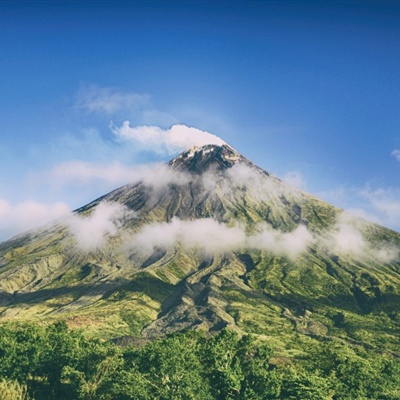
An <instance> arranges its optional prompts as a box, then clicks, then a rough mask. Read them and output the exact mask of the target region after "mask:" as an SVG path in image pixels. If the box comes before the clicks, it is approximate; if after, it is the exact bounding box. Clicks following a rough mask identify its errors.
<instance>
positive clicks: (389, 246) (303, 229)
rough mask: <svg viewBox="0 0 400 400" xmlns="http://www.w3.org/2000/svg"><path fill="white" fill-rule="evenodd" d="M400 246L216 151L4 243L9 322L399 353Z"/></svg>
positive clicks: (1, 270)
mask: <svg viewBox="0 0 400 400" xmlns="http://www.w3.org/2000/svg"><path fill="white" fill-rule="evenodd" d="M399 248H400V235H399V234H397V233H395V232H393V231H390V230H388V229H386V228H383V227H380V226H378V225H375V224H372V223H368V222H366V221H363V220H361V219H357V218H354V217H351V216H349V215H346V214H344V213H343V212H342V211H341V210H339V209H337V208H335V207H333V206H331V205H329V204H327V203H325V202H323V201H321V200H319V199H317V198H315V197H313V196H310V195H308V194H306V193H304V192H302V191H300V190H297V189H294V188H291V187H290V186H288V185H286V184H284V183H283V182H281V181H280V180H279V179H277V178H275V177H273V176H271V175H270V174H269V173H267V172H265V171H263V170H262V169H260V168H258V167H257V166H255V165H254V164H253V163H251V162H250V161H249V160H247V159H246V158H244V157H243V156H241V155H240V154H238V153H237V152H236V151H234V150H233V149H232V148H230V147H229V146H227V145H224V146H214V145H208V146H204V147H201V148H193V149H191V150H189V151H187V152H184V153H182V154H181V155H179V156H178V157H176V158H175V159H173V160H172V161H171V162H170V163H169V164H168V165H166V166H163V167H160V168H158V169H157V170H155V171H149V172H148V173H147V174H145V176H144V178H143V180H142V181H140V182H136V183H132V184H129V185H126V186H124V187H122V188H119V189H116V190H114V191H112V192H111V193H109V194H107V195H105V196H103V197H101V198H99V199H97V200H95V201H93V202H92V203H90V204H88V205H86V206H84V207H82V208H80V209H78V210H77V211H76V212H75V213H74V215H73V216H69V217H67V218H65V219H62V220H59V221H56V222H55V223H54V224H51V225H49V226H47V227H44V228H42V229H40V230H36V231H32V232H29V233H26V234H23V235H20V236H18V237H15V238H13V239H11V240H9V241H7V242H4V243H2V244H0V306H1V308H0V313H1V314H0V322H1V321H3V322H9V321H13V322H15V321H26V320H35V321H43V322H47V321H49V320H53V319H58V318H62V319H66V320H67V321H68V323H69V325H70V326H73V327H75V326H76V327H85V329H87V330H88V332H91V333H92V334H95V335H102V336H104V337H118V336H123V335H134V336H143V337H148V338H152V337H157V336H160V335H164V334H166V333H169V332H174V331H177V330H182V329H188V328H190V329H204V330H206V331H210V332H212V331H216V330H219V329H221V328H223V327H225V326H230V327H232V328H233V329H237V330H239V331H246V332H252V333H255V334H258V335H260V336H261V337H268V338H269V339H270V341H271V343H274V344H275V346H276V347H278V348H280V349H285V348H288V349H289V348H292V347H293V346H294V347H296V346H297V347H299V346H301V342H302V341H307V340H310V339H309V338H312V337H324V336H337V337H341V338H343V339H344V340H348V341H351V342H352V343H360V344H364V345H368V346H370V347H373V348H377V349H380V348H383V346H385V347H386V348H387V349H388V350H390V349H392V350H393V351H396V347H397V346H398V334H399V322H400V313H399V312H398V311H397V304H399V293H400V273H399V272H400V263H399V250H398V249H399ZM299 334H300V336H299ZM294 343H295V344H294Z"/></svg>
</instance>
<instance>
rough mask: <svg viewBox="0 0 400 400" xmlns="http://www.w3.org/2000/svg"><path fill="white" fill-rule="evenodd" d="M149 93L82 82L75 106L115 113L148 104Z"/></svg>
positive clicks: (91, 111)
mask: <svg viewBox="0 0 400 400" xmlns="http://www.w3.org/2000/svg"><path fill="white" fill-rule="evenodd" d="M149 102H150V96H149V95H147V94H141V93H134V92H124V91H121V90H120V89H118V88H115V87H99V86H97V85H93V84H82V85H81V87H80V88H79V91H78V94H77V96H76V101H75V108H78V109H83V110H85V111H88V112H89V113H93V112H98V113H106V114H110V115H111V114H114V113H116V112H118V111H120V110H135V109H137V108H140V107H143V106H146V105H148V104H149Z"/></svg>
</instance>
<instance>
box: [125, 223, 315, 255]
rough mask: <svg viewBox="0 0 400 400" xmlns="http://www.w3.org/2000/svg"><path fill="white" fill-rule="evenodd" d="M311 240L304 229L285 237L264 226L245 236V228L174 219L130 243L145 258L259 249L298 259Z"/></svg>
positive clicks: (151, 227) (147, 228) (145, 230)
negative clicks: (169, 252) (178, 250)
mask: <svg viewBox="0 0 400 400" xmlns="http://www.w3.org/2000/svg"><path fill="white" fill-rule="evenodd" d="M312 240H313V239H312V236H311V234H310V233H309V232H308V230H307V228H306V227H304V226H300V227H298V228H297V229H295V230H294V231H292V232H289V233H283V232H280V231H277V230H274V229H272V228H271V227H269V226H268V225H266V224H263V225H259V226H258V227H257V232H256V233H254V234H246V230H245V228H244V227H243V226H240V225H236V226H228V225H226V224H222V223H219V222H217V221H215V220H214V219H211V218H203V219H196V220H191V221H183V220H180V219H178V218H173V219H172V221H171V222H168V223H153V224H149V225H146V226H144V227H143V228H142V229H141V230H140V231H139V232H138V233H137V234H135V235H134V236H133V238H132V239H131V240H130V245H131V250H132V251H135V252H139V253H145V254H150V253H151V252H152V251H153V250H154V249H155V248H157V247H159V248H166V249H169V248H173V247H176V246H178V245H180V246H182V247H183V248H185V249H196V250H200V251H202V252H204V253H207V254H221V253H227V252H232V251H239V250H242V249H259V250H265V251H269V252H272V253H274V254H277V255H283V256H287V257H289V258H296V257H297V256H298V255H299V254H301V252H303V251H305V250H306V248H307V246H308V245H309V244H310V243H311V242H312Z"/></svg>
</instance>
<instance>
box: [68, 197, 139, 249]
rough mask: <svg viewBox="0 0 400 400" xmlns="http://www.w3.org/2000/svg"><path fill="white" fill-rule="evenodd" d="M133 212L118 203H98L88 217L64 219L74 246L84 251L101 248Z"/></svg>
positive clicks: (78, 216)
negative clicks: (74, 243) (73, 240)
mask: <svg viewBox="0 0 400 400" xmlns="http://www.w3.org/2000/svg"><path fill="white" fill-rule="evenodd" d="M132 215H133V212H132V211H130V210H128V209H127V208H126V207H125V206H123V205H121V204H119V203H107V202H104V203H99V204H98V205H97V206H96V207H95V209H94V210H93V211H92V213H91V214H90V215H88V216H83V215H79V214H72V215H71V216H69V217H67V218H65V220H64V221H63V223H64V225H66V226H67V228H68V230H69V232H70V234H71V235H73V236H74V238H75V241H76V245H77V246H78V247H79V248H80V249H81V250H84V251H90V250H95V249H98V248H101V247H102V246H103V245H104V243H105V241H106V239H107V236H114V235H116V234H117V232H118V229H119V228H120V227H121V225H122V222H123V221H124V219H125V218H127V217H128V216H132Z"/></svg>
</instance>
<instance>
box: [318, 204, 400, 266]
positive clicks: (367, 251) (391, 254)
mask: <svg viewBox="0 0 400 400" xmlns="http://www.w3.org/2000/svg"><path fill="white" fill-rule="evenodd" d="M365 227H366V226H365V223H364V222H363V221H362V220H360V219H357V218H356V217H354V216H353V215H351V214H349V213H347V212H343V213H341V214H340V215H339V216H338V218H337V221H336V223H335V225H334V227H333V228H332V229H331V230H330V231H329V232H326V235H325V236H323V237H320V238H319V244H320V245H322V246H323V247H324V248H325V249H327V250H328V251H329V252H330V253H331V254H338V255H344V256H353V257H357V258H359V259H363V258H374V259H375V260H377V261H379V262H392V261H397V260H399V257H400V249H399V248H398V247H396V246H394V245H391V244H385V243H379V247H376V245H374V244H373V243H370V242H369V241H368V240H367V239H366V237H365V236H364V233H363V232H364V231H365Z"/></svg>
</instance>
